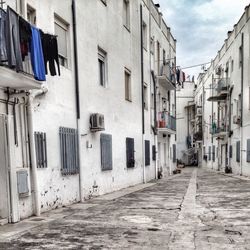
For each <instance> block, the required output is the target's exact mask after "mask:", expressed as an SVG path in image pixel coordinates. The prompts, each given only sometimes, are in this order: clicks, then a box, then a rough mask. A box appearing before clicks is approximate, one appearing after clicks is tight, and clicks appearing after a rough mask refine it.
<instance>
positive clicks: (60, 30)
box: [55, 15, 69, 68]
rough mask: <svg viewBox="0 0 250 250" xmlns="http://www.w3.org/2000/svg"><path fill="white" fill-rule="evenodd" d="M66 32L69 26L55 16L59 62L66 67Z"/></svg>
mask: <svg viewBox="0 0 250 250" xmlns="http://www.w3.org/2000/svg"><path fill="white" fill-rule="evenodd" d="M68 30H69V25H68V24H67V23H66V22H65V21H63V20H62V19H61V18H60V17H58V16H56V15H55V35H57V42H58V53H59V62H60V65H62V66H63V67H66V68H67V67H68Z"/></svg>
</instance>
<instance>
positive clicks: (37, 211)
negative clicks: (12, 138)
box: [27, 87, 48, 216]
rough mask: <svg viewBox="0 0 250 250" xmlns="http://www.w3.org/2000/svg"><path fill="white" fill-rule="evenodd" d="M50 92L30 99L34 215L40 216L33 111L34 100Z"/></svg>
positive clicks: (41, 91) (40, 92) (44, 92)
mask: <svg viewBox="0 0 250 250" xmlns="http://www.w3.org/2000/svg"><path fill="white" fill-rule="evenodd" d="M47 92H48V89H47V88H46V87H44V88H42V89H40V90H37V91H35V92H30V95H29V97H28V106H27V110H28V133H29V141H30V159H31V166H32V169H31V174H32V179H33V194H34V200H35V209H34V214H35V215H36V216H40V214H41V209H40V196H39V187H38V177H37V164H36V150H35V138H34V124H33V109H34V104H33V102H34V99H35V98H36V97H38V96H41V95H44V94H46V93H47Z"/></svg>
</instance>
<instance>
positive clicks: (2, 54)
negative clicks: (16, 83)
mask: <svg viewBox="0 0 250 250" xmlns="http://www.w3.org/2000/svg"><path fill="white" fill-rule="evenodd" d="M7 60H8V58H7V49H6V12H5V11H4V10H3V9H1V8H0V61H1V62H6V61H7Z"/></svg>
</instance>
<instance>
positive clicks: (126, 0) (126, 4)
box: [123, 0, 130, 30]
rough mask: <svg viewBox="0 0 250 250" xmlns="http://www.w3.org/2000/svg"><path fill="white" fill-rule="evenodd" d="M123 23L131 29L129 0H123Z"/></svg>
mask: <svg viewBox="0 0 250 250" xmlns="http://www.w3.org/2000/svg"><path fill="white" fill-rule="evenodd" d="M123 24H124V26H125V27H126V28H127V29H128V30H129V29H130V2H129V0H123Z"/></svg>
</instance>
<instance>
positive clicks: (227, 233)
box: [0, 168, 250, 250]
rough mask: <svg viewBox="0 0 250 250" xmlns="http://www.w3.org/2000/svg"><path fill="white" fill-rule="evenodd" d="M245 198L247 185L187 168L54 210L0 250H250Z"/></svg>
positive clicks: (249, 193) (1, 243) (0, 243)
mask: <svg viewBox="0 0 250 250" xmlns="http://www.w3.org/2000/svg"><path fill="white" fill-rule="evenodd" d="M249 198H250V181H247V180H240V179H237V178H233V177H230V176H225V175H221V174H218V173H216V172H212V171H206V170H203V169H195V168H186V169H185V170H183V172H182V174H180V175H176V176H174V177H173V178H170V179H166V180H161V181H159V182H157V183H156V184H155V185H151V186H149V187H147V188H145V189H143V190H139V191H136V192H134V193H130V194H128V195H125V196H123V197H120V198H116V199H113V200H110V199H101V198H99V199H95V200H92V201H89V202H86V203H84V204H78V205H74V206H71V207H68V208H64V209H63V210H58V211H60V216H59V212H58V214H57V215H58V218H57V219H54V220H51V221H50V220H49V221H45V222H43V223H40V224H38V225H37V226H34V227H33V228H32V229H30V230H27V231H25V232H23V234H21V235H20V234H18V235H15V236H12V237H11V238H1V237H0V239H1V241H0V249H8V250H9V249H15V250H16V249H32V250H34V249H185V250H188V249H198V250H203V249H204V250H208V249H216V250H217V249H219V250H220V249H225V250H230V249H237V250H241V249H250V213H249V212H250V199H249ZM54 213H56V212H54ZM62 215H63V216H62ZM33 221H34V223H36V222H35V221H39V218H37V219H35V218H33ZM8 228H10V226H8ZM3 231H4V230H2V231H1V230H0V236H1V232H3Z"/></svg>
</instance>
